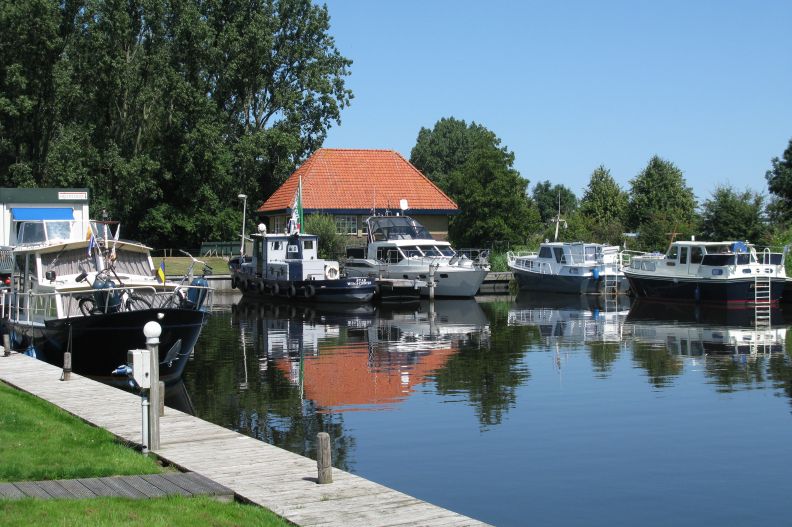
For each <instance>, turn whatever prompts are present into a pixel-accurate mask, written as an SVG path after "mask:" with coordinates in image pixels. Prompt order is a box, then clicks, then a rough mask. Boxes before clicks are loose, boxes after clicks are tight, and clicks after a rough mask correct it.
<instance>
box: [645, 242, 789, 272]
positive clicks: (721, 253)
mask: <svg viewBox="0 0 792 527" xmlns="http://www.w3.org/2000/svg"><path fill="white" fill-rule="evenodd" d="M783 263H784V254H783V253H772V252H770V251H769V250H768V251H765V252H763V253H759V254H757V252H756V250H755V249H754V247H753V246H752V245H749V244H746V243H745V242H740V241H724V242H698V241H678V242H674V243H672V244H671V246H670V247H669V249H668V251H667V252H666V253H665V254H661V253H655V254H650V255H644V256H641V257H636V258H633V260H632V262H631V263H630V268H631V269H633V270H637V271H649V272H658V273H662V274H676V275H680V274H681V275H685V274H687V275H699V274H701V273H702V272H703V270H702V269H701V267H702V266H704V267H714V268H723V267H731V266H750V265H752V264H762V265H775V266H782V265H783ZM742 272H743V273H746V274H747V273H750V272H751V270H750V269H748V268H746V269H743V271H742ZM723 273H724V271H723V269H711V270H708V271H706V272H704V274H706V275H715V276H717V275H722V274H723Z"/></svg>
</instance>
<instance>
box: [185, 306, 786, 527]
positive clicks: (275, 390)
mask: <svg viewBox="0 0 792 527" xmlns="http://www.w3.org/2000/svg"><path fill="white" fill-rule="evenodd" d="M787 318H788V317H787ZM787 318H785V316H784V313H783V312H782V311H780V310H776V311H774V312H773V313H772V326H771V328H770V329H769V330H766V331H764V330H763V331H756V330H755V329H754V327H753V311H751V310H717V309H713V308H709V307H708V308H701V307H698V306H695V305H686V306H680V305H673V304H672V305H669V304H657V303H654V304H653V303H646V302H635V303H632V304H631V302H630V300H629V299H628V298H626V297H622V298H620V299H619V300H618V301H613V300H608V301H605V300H603V299H597V298H587V297H572V296H562V297H556V296H551V295H542V296H541V297H537V296H530V295H520V296H519V297H517V298H511V297H503V298H501V299H498V300H496V301H493V302H486V303H479V302H476V301H475V300H442V301H437V302H435V303H434V304H429V303H428V302H422V303H420V304H417V305H412V306H408V307H406V308H398V307H388V308H380V307H378V306H370V305H364V306H329V307H327V308H320V307H319V306H296V305H289V304H272V303H256V302H249V301H246V300H243V301H241V302H239V303H238V304H236V305H234V306H232V309H231V310H230V311H229V312H225V313H216V314H214V315H213V316H212V317H211V318H210V320H209V323H208V325H207V327H206V328H205V329H204V332H203V334H202V337H201V340H200V341H199V343H198V346H197V347H196V352H195V354H194V357H193V358H192V360H191V362H190V364H189V365H188V369H187V371H186V375H185V388H186V390H185V395H186V394H189V395H188V399H191V400H192V404H193V405H194V410H195V413H196V414H197V415H198V416H200V417H202V418H204V419H207V420H210V421H213V422H216V423H218V424H221V425H223V426H226V427H228V428H231V429H234V430H237V431H240V432H241V433H245V434H248V435H251V436H253V437H257V438H259V439H261V440H263V441H267V442H269V443H272V444H275V445H278V446H281V447H283V448H286V449H289V450H292V451H294V452H297V453H299V454H302V455H306V456H313V453H314V449H315V445H314V441H315V436H316V433H317V432H319V431H326V432H329V433H330V435H331V437H332V438H333V448H334V452H333V456H334V464H335V465H336V466H337V467H339V468H342V469H345V470H352V471H355V472H359V473H361V474H362V475H364V476H366V477H371V478H372V479H375V480H377V481H381V482H383V483H385V484H388V485H391V486H395V487H396V488H400V489H401V490H405V491H407V492H409V493H413V494H416V495H418V496H419V497H421V498H424V499H428V500H430V501H435V502H437V503H439V504H442V505H444V506H448V507H450V508H452V509H454V510H459V511H460V512H464V513H466V514H470V515H473V516H475V517H479V518H481V519H483V520H486V521H488V522H490V523H495V524H499V525H500V524H503V525H510V524H511V525H520V524H522V523H523V520H524V515H523V512H524V511H523V508H522V504H523V500H522V499H521V498H520V497H519V496H515V495H514V493H513V492H512V490H510V489H514V488H526V489H531V492H532V494H535V495H536V496H537V498H536V502H537V504H538V510H536V511H535V519H536V522H537V523H540V524H544V523H548V522H549V523H553V522H555V523H557V524H570V523H575V521H574V520H575V518H574V517H572V516H570V515H569V514H573V513H572V512H569V511H567V510H566V509H565V508H564V507H563V506H562V505H563V503H561V502H559V501H558V500H560V499H562V498H561V497H563V496H571V497H572V498H571V499H579V500H583V501H586V503H588V505H587V507H589V508H590V509H591V510H592V511H593V510H595V509H597V514H599V516H597V517H600V518H602V522H601V523H602V524H606V523H614V522H615V523H619V521H620V520H623V521H624V522H627V523H630V522H628V521H627V520H634V522H638V521H642V522H644V523H645V522H646V517H644V516H641V515H640V514H637V515H631V513H630V511H627V510H625V508H624V507H623V506H620V505H618V504H614V503H613V501H612V496H613V495H619V494H620V493H627V494H629V493H635V492H636V489H635V488H634V486H632V485H631V484H630V483H629V482H630V481H633V480H634V479H635V478H636V477H638V475H636V474H635V473H633V472H631V471H633V470H635V468H634V467H642V470H645V471H650V470H653V468H652V467H654V465H653V463H654V462H653V460H652V459H653V458H652V456H648V455H647V454H646V452H648V451H654V452H660V451H662V449H663V448H666V447H665V446H663V445H669V444H685V445H686V447H685V448H686V449H688V450H686V451H685V453H684V454H683V455H681V456H680V457H679V459H680V461H679V464H678V465H675V464H674V463H675V461H674V460H673V459H664V461H663V466H664V467H665V468H664V470H665V469H667V472H662V471H661V473H660V474H654V479H652V480H647V481H645V482H644V483H643V484H642V485H643V486H642V487H641V489H644V487H645V493H646V496H645V498H646V502H647V503H649V502H651V499H652V497H653V496H656V495H658V494H662V495H664V496H669V495H670V494H671V492H670V489H671V488H673V485H674V484H675V483H677V482H676V480H675V479H674V477H673V476H674V474H686V475H687V476H690V478H694V477H695V478H698V479H696V481H698V482H699V483H700V488H710V487H711V488H712V489H713V490H712V496H717V495H720V494H719V493H725V492H727V491H728V489H727V488H724V485H726V483H725V482H724V481H723V479H724V478H722V477H719V476H717V475H716V476H713V478H712V479H711V480H708V479H706V478H703V479H702V477H701V474H705V473H706V470H707V466H706V465H701V466H698V465H696V463H697V462H699V461H698V460H706V459H707V458H708V457H710V456H711V452H710V451H709V450H701V451H697V450H696V448H697V445H698V444H701V445H702V447H701V448H702V449H705V448H706V445H708V444H709V445H710V447H711V446H712V445H713V444H714V443H713V441H720V442H721V443H719V445H720V446H719V447H718V448H720V449H721V454H723V455H726V456H728V455H729V454H730V453H732V454H733V453H734V452H731V451H729V450H726V451H724V450H723V449H725V448H727V447H726V446H724V445H726V443H723V439H722V434H724V433H725V434H729V437H731V438H733V440H734V441H735V442H737V443H740V444H742V441H743V440H744V441H746V443H745V444H748V442H749V441H751V440H753V439H755V438H751V437H750V433H749V431H748V430H743V427H742V425H740V426H735V425H734V424H732V421H731V417H730V416H731V414H732V412H734V411H735V409H737V408H740V406H739V405H740V404H742V405H745V406H748V403H747V402H745V401H746V400H747V399H746V400H744V399H736V398H735V399H732V398H731V397H732V396H730V397H729V398H718V396H719V395H722V394H724V393H729V394H739V395H741V396H742V397H746V398H747V397H749V396H751V395H756V394H760V395H761V394H763V393H772V394H774V395H784V396H785V397H787V398H792V366H791V365H790V357H791V356H792V355H791V354H790V352H789V347H790V339H788V338H787V336H788V335H789V328H790V322H789V320H788V319H787ZM562 375H563V376H564V381H565V382H564V383H558V382H555V380H556V379H560V378H561V376H562ZM774 400H775V401H777V400H778V399H777V398H773V397H770V398H767V397H753V398H751V399H750V405H752V407H751V411H750V413H747V414H744V415H742V417H741V422H742V421H752V424H751V426H762V427H764V430H765V434H766V435H765V437H767V434H770V435H772V436H774V437H782V436H783V434H784V433H785V432H790V433H792V429H790V423H789V419H788V417H789V414H788V409H787V411H786V413H784V414H782V415H779V414H778V412H777V410H776V408H775V406H774V404H773V402H774ZM753 405H755V406H753ZM702 415H707V416H708V417H707V419H708V420H709V421H708V422H709V429H708V428H707V427H699V426H697V424H698V423H699V422H700V421H701V416H702ZM746 415H747V416H748V417H746ZM636 423H640V426H637V425H636ZM691 428H695V429H696V430H697V433H698V436H697V437H689V435H690V433H691V432H690V429H691ZM710 429H711V430H712V432H710ZM581 430H596V431H597V432H598V433H597V434H593V435H592V434H581V433H580V431H581ZM715 431H717V433H718V434H721V435H718V436H717V437H713V436H712V435H708V434H711V433H712V434H714V433H715ZM650 432H651V433H650ZM652 434H655V435H656V436H657V438H658V439H656V440H654V439H653V437H654V436H653V435H652ZM691 439H693V441H690V440H691ZM653 441H654V447H655V448H654V450H653V449H652V445H653ZM730 441H731V439H730ZM771 442H772V441H771ZM658 443H662V445H660V444H658ZM692 443H695V444H692ZM593 444H596V445H597V448H593V447H592V445H593ZM729 444H730V443H729ZM372 445H376V448H374V447H373V446H372ZM526 445H531V446H530V448H527V449H526V448H525V447H526ZM547 445H557V447H554V448H549V447H548V446H547ZM773 448H775V447H773V446H771V447H769V450H768V452H770V454H768V455H769V456H771V457H773V456H774V457H775V458H779V457H780V458H782V459H784V460H788V461H791V462H792V459H789V456H788V455H786V454H784V452H785V450H783V448H784V447H783V445H781V444H780V443H779V445H778V449H777V450H773ZM611 450H613V452H611ZM372 451H375V452H372ZM509 452H512V453H513V452H520V453H521V454H520V456H517V457H513V456H511V455H507V454H506V453H509ZM609 452H610V453H609ZM581 453H585V455H583V454H581ZM581 456H582V457H581ZM598 456H599V457H598ZM784 456H786V457H784ZM390 457H393V459H390ZM507 458H508V459H507ZM459 459H465V460H466V463H470V467H469V469H470V473H471V474H476V482H471V487H470V488H469V489H468V488H467V487H465V485H466V483H465V482H464V481H459V482H457V483H456V484H455V485H453V486H451V487H449V485H448V484H447V481H446V478H447V475H448V474H451V473H458V466H457V465H456V463H457V462H458V460H459ZM682 460H684V461H682ZM389 461H390V462H389ZM701 463H704V461H701ZM401 464H404V467H405V468H404V470H403V472H400V471H399V469H398V468H394V467H395V466H396V465H399V466H401ZM416 466H421V467H424V466H425V467H427V469H426V471H423V472H421V476H422V477H421V478H416V477H415V473H416V472H415V471H416V470H417V468H416ZM383 467H386V468H383ZM428 467H431V470H430V469H429V468H428ZM587 467H588V468H587ZM754 468H755V467H754ZM611 470H614V471H615V472H614V474H615V475H614V476H613V477H612V478H611V477H610V476H606V475H604V474H606V473H610V472H609V471H611ZM674 471H676V472H674ZM539 474H541V478H542V479H541V481H539V480H535V479H533V478H537V477H539V476H538V475H539ZM569 474H575V478H572V479H570V478H569V477H567V476H568V475H569ZM616 474H621V475H622V477H621V479H620V477H619V476H617V475H616ZM564 475H566V476H564ZM562 476H564V477H562ZM556 479H558V486H555V483H554V482H555V480H556ZM418 480H420V481H418ZM481 482H484V483H485V484H484V485H481V484H480V483H481ZM400 485H401V486H400ZM599 489H602V490H601V492H600V490H599ZM642 492H643V490H642ZM687 495H689V493H680V494H678V495H677V496H682V497H677V498H675V499H678V500H683V499H685V498H684V496H687ZM609 496H610V497H611V498H609ZM642 496H643V495H642ZM638 498H640V496H639V497H638ZM597 500H600V501H597ZM609 500H610V501H609ZM597 503H601V504H602V506H601V507H600V508H599V509H598V505H597ZM543 504H544V505H543ZM608 504H609V505H608ZM606 505H607V506H606ZM728 511H729V508H728V507H726V508H724V509H723V511H721V510H720V509H719V511H718V512H713V511H712V509H710V514H711V516H712V517H711V518H709V519H712V518H714V517H719V516H718V514H721V512H723V514H726V515H727V512H728ZM727 516H728V515H727ZM591 517H593V516H588V517H587V518H589V519H590V518H591ZM691 518H692V519H695V518H698V520H699V523H702V522H705V520H706V519H707V516H706V515H703V516H702V515H699V516H696V515H695V514H694V515H692V516H691ZM692 519H691V522H689V523H692V522H693V520H692ZM649 523H651V522H649Z"/></svg>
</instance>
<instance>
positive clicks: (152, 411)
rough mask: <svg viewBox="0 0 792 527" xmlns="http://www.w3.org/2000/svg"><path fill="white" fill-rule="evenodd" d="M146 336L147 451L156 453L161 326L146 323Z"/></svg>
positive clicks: (158, 444)
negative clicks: (147, 351)
mask: <svg viewBox="0 0 792 527" xmlns="http://www.w3.org/2000/svg"><path fill="white" fill-rule="evenodd" d="M143 334H144V335H145V336H146V348H148V350H149V354H150V358H151V362H150V367H151V369H150V375H151V388H149V415H148V425H149V426H148V437H149V440H148V449H149V450H153V451H157V450H159V446H160V429H159V418H160V382H159V336H160V335H161V334H162V326H160V325H159V323H157V322H153V321H152V322H147V323H146V325H145V326H143Z"/></svg>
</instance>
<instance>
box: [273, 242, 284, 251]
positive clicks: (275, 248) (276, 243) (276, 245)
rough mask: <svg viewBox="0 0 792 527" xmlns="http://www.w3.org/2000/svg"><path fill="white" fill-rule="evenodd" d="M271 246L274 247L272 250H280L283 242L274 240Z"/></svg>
mask: <svg viewBox="0 0 792 527" xmlns="http://www.w3.org/2000/svg"><path fill="white" fill-rule="evenodd" d="M270 247H272V250H273V251H280V248H281V242H272V244H271V245H270Z"/></svg>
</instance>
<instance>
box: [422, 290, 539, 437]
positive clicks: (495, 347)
mask: <svg viewBox="0 0 792 527" xmlns="http://www.w3.org/2000/svg"><path fill="white" fill-rule="evenodd" d="M481 308H482V310H483V311H484V312H485V313H486V314H487V317H488V318H489V320H490V336H489V338H486V337H485V338H484V339H482V333H473V334H471V335H469V337H468V340H467V341H465V342H464V343H462V345H461V348H460V351H459V353H457V354H456V355H454V356H453V357H451V358H450V359H449V360H448V362H447V363H446V365H445V366H444V367H443V368H442V369H441V370H439V371H438V372H437V373H436V376H435V379H436V386H437V391H438V392H439V393H441V394H450V393H458V392H460V391H461V392H466V393H467V394H468V397H469V399H470V401H471V402H472V403H473V404H474V405H475V407H476V414H477V415H478V418H479V421H480V422H481V424H482V426H484V427H486V426H489V425H497V424H500V422H501V420H502V418H503V414H504V413H505V412H506V411H508V409H509V408H510V407H512V406H514V404H515V403H516V391H517V387H519V386H520V385H521V384H524V383H525V382H526V381H527V380H528V378H529V376H530V372H529V371H528V368H527V367H526V366H525V365H524V364H523V362H522V357H523V355H524V353H525V351H524V350H525V348H526V347H527V346H528V345H529V344H531V343H533V342H537V341H539V339H540V336H539V332H538V330H537V329H536V328H535V327H531V326H509V325H508V323H507V321H508V309H506V310H503V309H498V303H493V304H487V303H485V304H481Z"/></svg>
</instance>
